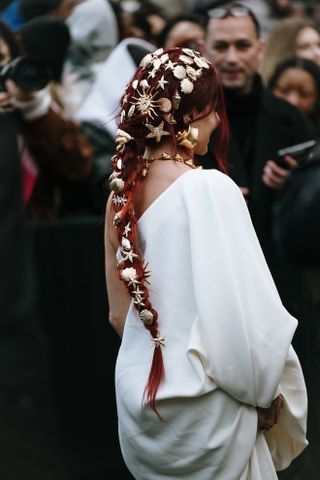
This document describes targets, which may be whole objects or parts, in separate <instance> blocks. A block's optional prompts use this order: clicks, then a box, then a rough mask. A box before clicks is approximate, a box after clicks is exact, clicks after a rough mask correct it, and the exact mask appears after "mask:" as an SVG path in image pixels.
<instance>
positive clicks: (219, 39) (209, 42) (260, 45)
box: [206, 16, 296, 201]
mask: <svg viewBox="0 0 320 480" xmlns="http://www.w3.org/2000/svg"><path fill="white" fill-rule="evenodd" d="M264 47H265V44H264V41H262V40H261V39H260V38H259V37H258V35H257V32H256V29H255V25H254V23H253V21H252V19H251V18H250V17H249V16H244V17H232V16H230V17H226V18H223V19H218V18H211V19H210V20H209V23H208V29H207V37H206V52H207V57H208V58H209V59H210V60H212V61H213V62H214V64H215V66H216V68H217V70H218V72H219V75H220V78H221V82H222V85H223V86H224V87H226V88H231V89H235V90H237V91H239V92H240V93H243V94H247V93H249V92H250V91H251V89H252V85H253V80H254V77H255V75H256V73H257V72H258V70H259V66H260V62H261V60H262V55H263V51H264ZM285 162H286V163H287V164H288V169H284V168H280V167H279V166H278V165H277V164H276V163H275V162H274V161H273V160H269V161H268V162H267V163H266V164H265V166H264V169H263V175H262V181H263V183H264V184H265V185H267V186H268V187H270V188H273V189H277V188H280V187H281V186H282V185H283V183H284V181H285V179H286V177H287V176H288V175H289V173H290V169H291V168H292V167H293V166H295V165H296V161H295V160H294V159H293V158H292V157H289V156H287V157H286V158H285ZM240 190H241V192H242V194H243V195H244V198H245V200H246V201H248V197H249V195H250V191H249V189H248V188H247V187H244V186H241V185H240Z"/></svg>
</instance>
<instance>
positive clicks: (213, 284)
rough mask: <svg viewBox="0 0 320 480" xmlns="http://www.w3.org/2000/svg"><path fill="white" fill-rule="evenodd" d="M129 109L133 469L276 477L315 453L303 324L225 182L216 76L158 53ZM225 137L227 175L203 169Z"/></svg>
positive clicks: (115, 253)
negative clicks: (210, 150)
mask: <svg viewBox="0 0 320 480" xmlns="http://www.w3.org/2000/svg"><path fill="white" fill-rule="evenodd" d="M121 108H122V109H121V112H120V114H119V130H118V132H117V135H116V154H115V155H114V157H113V165H114V172H113V174H112V175H111V177H110V187H111V189H112V190H113V192H112V194H111V195H110V198H109V200H108V203H107V209H106V223H105V250H106V278H107V289H108V297H109V306H110V322H111V325H112V326H113V327H114V328H115V330H116V331H117V332H118V333H119V335H120V336H121V337H122V343H121V347H120V350H119V354H118V358H117V365H116V398H117V409H118V418H119V435H120V444H121V450H122V453H123V456H124V460H125V462H126V464H127V466H128V468H129V470H130V471H131V473H132V474H133V476H134V478H136V479H138V480H160V479H165V478H168V479H172V478H180V479H190V480H191V479H192V480H216V479H217V480H231V479H232V480H235V479H240V480H244V479H249V478H251V479H252V478H254V480H260V479H264V480H267V479H270V480H271V479H275V478H277V477H276V473H275V470H276V469H283V468H286V467H287V466H288V465H289V464H290V462H291V460H292V459H293V458H294V457H296V456H297V455H299V454H300V453H301V452H302V450H303V449H304V448H305V446H306V445H307V440H306V439H305V421H306V402H307V400H306V392H305V385H304V380H303V375H302V371H301V367H300V364H299V361H298V359H297V357H296V355H295V353H294V351H293V349H292V346H291V340H292V336H293V334H294V331H295V329H296V324H297V322H296V320H295V319H294V318H293V317H291V316H290V314H289V313H288V312H287V311H286V310H285V309H284V307H283V305H282V304H281V301H280V299H279V296H278V293H277V291H276V288H275V286H274V283H273V280H272V278H271V275H270V273H269V270H268V268H267V265H266V263H265V260H264V257H263V254H262V252H261V249H260V246H259V244H258V241H257V238H256V235H255V232H254V230H253V227H252V224H251V221H250V218H249V214H248V210H247V207H246V204H245V201H244V199H243V196H242V194H241V192H240V190H239V189H238V187H237V186H236V185H235V184H234V183H233V181H232V180H231V179H230V178H229V177H228V176H227V175H226V174H225V173H222V172H225V171H226V165H225V161H224V158H226V141H227V121H226V115H225V109H224V103H223V96H222V93H221V87H220V83H219V81H218V78H217V75H216V72H215V70H214V68H213V66H212V65H211V64H210V63H209V62H208V61H207V60H205V59H204V58H203V57H201V55H200V54H199V53H198V52H196V51H194V50H191V49H189V48H172V49H168V50H163V49H159V50H157V51H156V52H154V53H150V54H148V55H147V56H146V57H144V58H143V60H142V61H141V65H140V67H139V68H138V70H137V72H136V74H135V75H134V77H133V79H132V80H131V81H130V82H129V84H128V85H127V87H126V90H125V92H124V95H123V97H122V101H121ZM212 133H213V135H214V138H215V155H216V159H217V162H218V165H219V167H220V169H221V170H222V172H219V171H217V170H201V169H200V168H198V166H197V163H196V160H195V155H203V154H205V153H206V152H207V145H208V142H209V138H210V136H211V134H212ZM293 391H294V393H292V392H293Z"/></svg>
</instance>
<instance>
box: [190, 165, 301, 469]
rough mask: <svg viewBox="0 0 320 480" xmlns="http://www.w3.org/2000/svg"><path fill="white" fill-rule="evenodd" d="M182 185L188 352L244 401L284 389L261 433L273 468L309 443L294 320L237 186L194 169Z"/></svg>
mask: <svg viewBox="0 0 320 480" xmlns="http://www.w3.org/2000/svg"><path fill="white" fill-rule="evenodd" d="M191 180H192V181H189V183H188V185H185V191H184V201H185V204H186V211H187V215H188V219H189V225H190V232H189V234H190V251H191V262H192V271H193V286H194V294H195V301H196V305H197V311H198V316H197V318H196V320H195V322H194V325H193V329H192V333H191V338H190V342H189V353H190V354H191V355H192V354H193V355H197V356H198V357H200V359H201V361H202V363H203V365H204V368H205V371H206V373H207V375H208V376H209V377H210V378H211V379H212V380H213V381H214V382H215V383H216V384H217V385H218V386H219V387H220V388H221V389H223V390H224V391H225V392H226V393H228V394H229V395H230V396H232V397H233V398H235V399H237V400H238V401H239V402H241V403H245V404H249V405H252V406H254V407H256V406H260V407H264V408H265V407H268V406H269V405H270V404H271V402H272V400H273V398H274V397H275V396H276V395H277V394H278V393H279V392H280V391H281V392H282V393H283V395H284V397H285V405H284V408H283V411H282V414H281V416H280V421H279V423H278V425H277V426H276V427H274V428H273V429H272V430H271V431H270V432H269V433H268V434H267V435H266V439H267V442H268V444H269V448H270V451H271V453H272V457H273V460H274V463H275V466H276V468H277V469H282V468H285V467H286V466H288V464H289V463H290V462H291V460H292V458H294V457H296V456H297V455H298V454H299V453H300V452H301V451H302V450H303V449H304V448H305V446H306V445H307V440H306V439H305V432H306V412H307V397H306V389H305V383H304V379H303V374H302V370H301V366H300V363H299V360H298V358H297V356H296V355H295V353H294V351H293V348H292V347H291V340H292V337H293V334H294V332H295V329H296V326H297V320H296V319H295V318H293V317H292V316H291V315H290V314H289V313H288V311H287V310H286V309H285V308H284V306H283V305H282V303H281V300H280V297H279V294H278V292H277V289H276V287H275V284H274V281H273V279H272V276H271V274H270V271H269V269H268V266H267V264H266V261H265V258H264V255H263V253H262V250H261V247H260V244H259V242H258V239H257V236H256V233H255V231H254V228H253V226H252V223H251V219H250V216H249V212H248V209H247V205H246V203H245V201H244V199H243V196H242V194H241V192H240V190H239V188H238V187H237V185H236V184H235V183H234V182H233V181H232V180H231V179H230V178H229V177H227V176H226V175H224V174H222V173H220V172H217V171H199V173H198V174H197V175H194V176H193V177H192V179H191Z"/></svg>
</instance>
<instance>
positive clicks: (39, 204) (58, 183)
mask: <svg viewBox="0 0 320 480" xmlns="http://www.w3.org/2000/svg"><path fill="white" fill-rule="evenodd" d="M57 21H58V20H57ZM65 28H66V29H67V27H65ZM18 54H19V46H18V45H17V43H16V41H15V38H14V37H13V35H12V33H11V32H10V30H8V28H7V27H6V26H5V25H4V24H1V23H0V66H1V67H2V69H1V71H0V85H1V87H2V91H0V108H1V109H3V110H5V111H7V112H10V113H11V114H12V115H14V117H15V123H16V128H17V134H18V138H19V148H20V159H21V166H22V172H23V200H24V204H25V208H26V213H27V216H28V217H29V218H30V219H51V218H57V217H60V216H62V215H64V214H65V213H66V208H65V205H63V201H62V195H61V188H63V187H64V186H65V185H70V184H74V183H75V182H80V181H82V180H83V179H85V178H88V176H89V174H90V171H91V167H92V161H93V155H92V146H91V144H90V142H89V141H88V139H87V138H86V136H85V135H84V134H83V133H82V132H81V129H80V126H79V125H78V124H76V123H75V122H73V121H71V120H67V119H65V118H64V117H63V115H62V113H61V111H60V110H59V108H58V106H57V105H56V104H54V103H53V102H52V99H51V96H50V93H49V89H48V88H47V87H45V85H46V84H47V83H48V82H49V80H50V70H49V69H48V66H47V65H46V64H45V63H44V62H41V60H39V59H35V58H32V57H18V56H17V55H18ZM12 60H13V61H12ZM73 208H74V209H76V206H74V205H73Z"/></svg>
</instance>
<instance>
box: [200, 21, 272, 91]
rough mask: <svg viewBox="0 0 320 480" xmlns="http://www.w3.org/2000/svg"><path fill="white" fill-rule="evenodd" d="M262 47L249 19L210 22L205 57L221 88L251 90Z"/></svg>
mask: <svg viewBox="0 0 320 480" xmlns="http://www.w3.org/2000/svg"><path fill="white" fill-rule="evenodd" d="M262 48H263V44H262V42H261V40H260V39H259V38H258V37H257V32H256V30H255V26H254V23H253V21H252V19H251V18H250V17H249V16H244V17H226V18H223V19H220V18H219V19H218V18H211V19H210V20H209V23H208V31H207V37H206V54H207V57H208V59H209V60H211V61H212V62H213V64H214V65H215V67H216V68H217V70H218V72H219V75H220V78H221V81H222V85H223V86H224V87H226V88H231V89H235V90H239V92H241V93H249V92H250V91H251V88H252V85H253V79H254V76H255V74H256V72H257V71H258V67H259V63H260V57H261V53H262Z"/></svg>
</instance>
